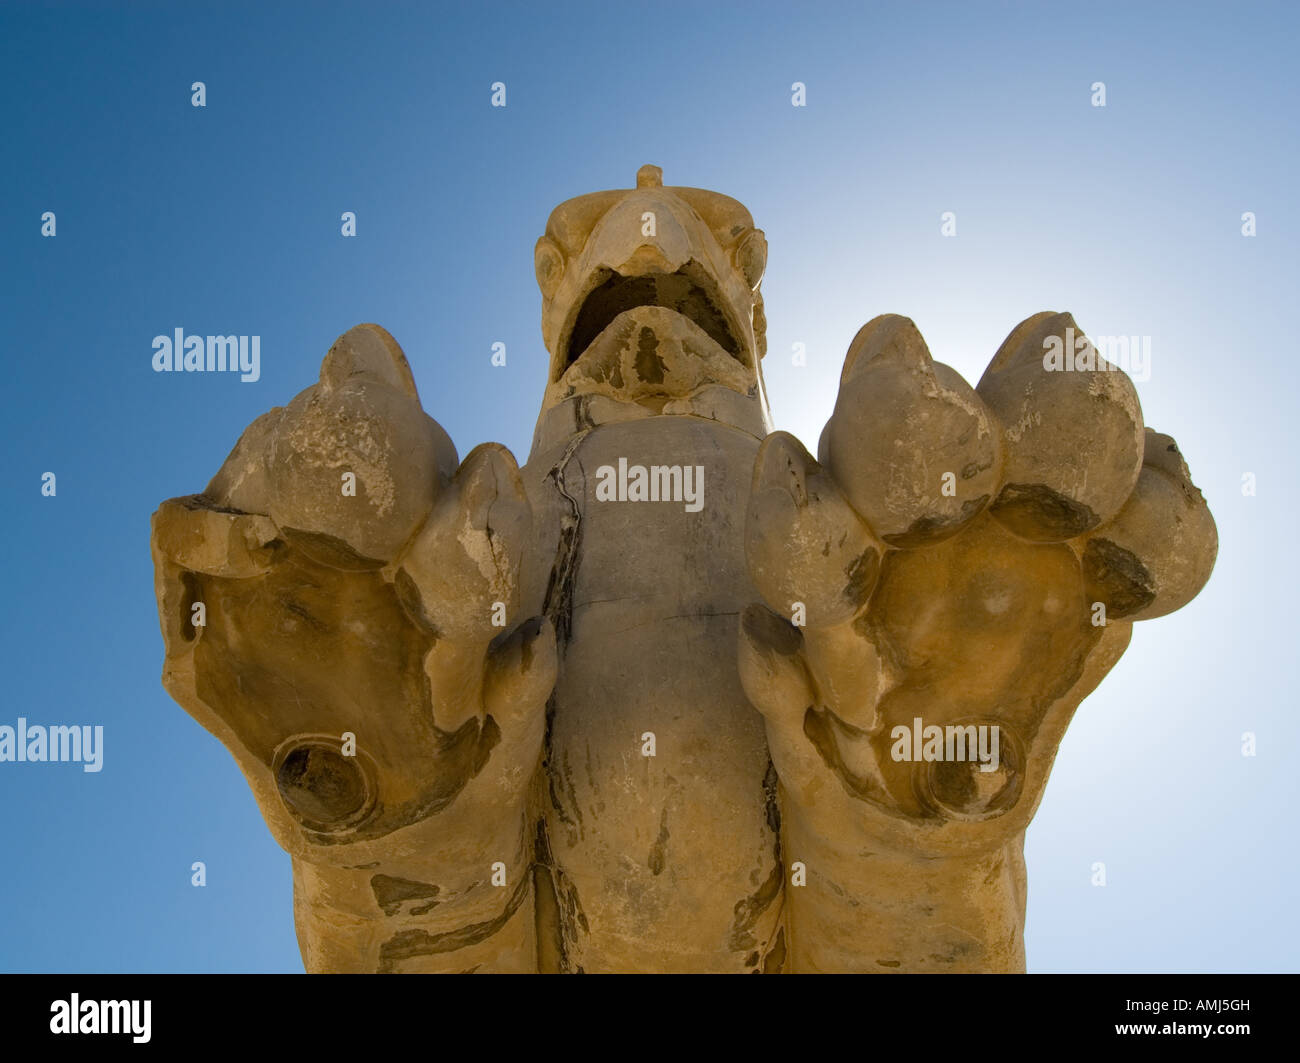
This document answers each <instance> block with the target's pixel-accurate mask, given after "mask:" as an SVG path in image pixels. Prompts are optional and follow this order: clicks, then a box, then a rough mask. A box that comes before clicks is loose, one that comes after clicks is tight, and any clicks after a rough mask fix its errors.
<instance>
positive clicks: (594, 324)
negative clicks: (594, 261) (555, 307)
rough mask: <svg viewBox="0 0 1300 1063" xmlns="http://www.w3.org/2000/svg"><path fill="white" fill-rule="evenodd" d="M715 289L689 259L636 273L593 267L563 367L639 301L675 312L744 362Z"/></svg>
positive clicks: (742, 345) (639, 302) (575, 319)
mask: <svg viewBox="0 0 1300 1063" xmlns="http://www.w3.org/2000/svg"><path fill="white" fill-rule="evenodd" d="M715 291H716V287H715V286H714V285H713V284H712V283H711V282H710V278H709V276H708V273H707V271H706V270H704V269H702V268H700V267H699V266H698V265H696V263H694V262H688V263H687V264H686V265H685V266H683V267H682V268H681V269H679V270H677V272H675V273H645V274H640V275H638V276H635V277H625V276H623V275H622V274H620V273H615V272H614V271H613V270H609V269H602V270H600V271H598V272H597V274H596V275H595V276H594V277H593V278H592V286H591V288H590V290H589V291H588V292H587V295H586V297H585V298H584V299H583V301H582V305H581V307H580V308H579V310H578V313H577V316H576V317H575V318H574V321H573V326H572V328H571V329H570V332H569V337H568V342H567V343H566V344H565V348H564V349H565V358H564V366H565V368H566V369H567V368H568V367H569V366H571V365H573V363H574V362H576V361H577V360H578V359H579V358H581V357H582V355H583V354H584V353H585V352H586V351H587V350H588V349H590V348H591V346H592V345H593V344H594V343H595V342H596V340H597V338H598V337H600V335H601V334H602V333H603V332H605V330H606V329H608V328H609V326H610V325H612V324H613V323H614V322H615V321H616V320H617V319H618V318H619V317H620V316H622V315H623V314H626V313H627V312H628V311H631V310H636V309H638V308H641V307H659V308H662V309H663V310H668V311H672V312H673V313H676V314H680V315H681V316H682V317H684V318H686V319H687V320H688V321H690V322H692V323H693V324H694V325H696V326H698V328H699V329H700V330H701V331H702V332H703V333H704V334H705V335H706V336H707V337H708V338H709V339H710V340H712V341H713V343H715V344H717V346H718V347H720V348H721V349H722V350H723V351H725V352H726V353H727V354H729V355H730V356H731V357H732V358H734V359H735V360H736V361H737V362H739V363H740V364H741V365H742V366H743V365H745V364H746V355H745V347H744V344H743V343H742V342H741V340H740V337H739V336H738V334H737V330H736V329H735V328H734V327H733V326H732V324H731V322H729V321H728V318H727V315H726V314H725V313H724V312H723V310H722V308H721V306H720V305H719V302H720V300H719V299H718V298H717V297H716V296H715V294H714V292H715Z"/></svg>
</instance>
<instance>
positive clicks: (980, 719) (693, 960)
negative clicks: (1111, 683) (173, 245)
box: [152, 166, 1217, 973]
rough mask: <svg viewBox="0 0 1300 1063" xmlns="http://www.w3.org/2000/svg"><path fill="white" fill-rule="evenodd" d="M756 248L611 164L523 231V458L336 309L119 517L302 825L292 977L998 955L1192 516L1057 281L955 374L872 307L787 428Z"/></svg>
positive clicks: (730, 210) (296, 846)
mask: <svg viewBox="0 0 1300 1063" xmlns="http://www.w3.org/2000/svg"><path fill="white" fill-rule="evenodd" d="M766 254H767V248H766V241H765V239H764V236H763V233H762V232H761V231H760V230H758V229H756V228H755V227H754V224H753V220H752V219H751V217H750V215H749V212H748V211H747V210H746V209H745V208H744V207H743V206H742V205H741V204H740V203H738V202H736V201H735V200H733V199H730V198H728V197H726V196H723V195H719V194H717V193H714V192H709V191H704V190H701V189H697V188H685V187H665V186H664V185H663V183H662V176H661V172H660V170H659V169H658V168H657V167H654V166H644V167H642V168H641V170H640V171H639V172H638V174H637V180H636V188H635V189H630V190H616V191H607V192H597V193H594V194H591V195H584V196H579V197H578V198H576V199H572V200H569V201H568V202H565V203H563V204H561V205H560V206H559V207H557V208H556V209H555V211H554V212H553V213H552V214H551V217H550V220H549V222H548V224H547V226H546V232H545V234H544V235H543V236H542V237H541V238H540V239H539V240H538V241H537V246H536V251H535V261H536V270H537V281H538V284H539V285H540V287H541V291H542V333H543V336H544V338H545V342H546V347H547V350H548V351H549V352H550V374H549V378H548V380H549V383H548V385H547V388H546V393H545V396H544V397H543V400H542V408H541V415H540V417H539V418H538V422H537V428H536V432H535V435H534V439H533V445H532V452H531V454H530V455H529V458H528V462H527V464H526V465H524V466H523V468H522V469H520V468H518V467H517V466H516V463H515V460H514V458H513V457H512V456H511V454H510V452H509V451H507V450H506V449H505V448H504V447H502V446H499V445H497V444H492V443H487V444H483V445H481V446H479V447H477V448H475V449H474V450H472V451H471V452H470V453H469V454H468V455H467V456H466V458H465V460H464V461H458V458H457V451H456V449H455V447H454V446H453V445H452V442H451V440H450V439H449V438H448V436H447V434H446V433H445V432H444V431H443V430H442V429H441V428H440V427H439V426H438V425H437V424H436V423H435V422H434V421H433V420H431V419H430V418H429V417H428V416H427V415H426V414H425V413H424V412H423V410H422V409H421V407H420V402H419V398H418V397H417V395H416V389H415V383H414V380H413V378H412V375H411V370H410V367H409V366H408V364H407V361H406V358H405V357H404V356H403V354H402V351H401V349H400V348H399V347H398V345H397V343H396V342H395V341H394V340H393V338H392V337H391V336H389V335H388V333H387V332H385V331H384V330H383V329H382V328H379V327H378V326H376V325H359V326H357V327H356V328H354V329H352V330H351V331H350V332H348V333H346V334H345V335H343V336H342V337H340V338H339V340H338V341H337V342H336V343H335V344H334V346H333V347H332V348H331V349H330V351H329V353H328V354H327V355H326V356H325V360H324V362H323V363H322V366H321V372H320V380H319V382H318V383H316V384H314V385H312V386H311V387H309V388H307V390H305V391H303V392H302V393H300V394H299V395H298V396H297V397H296V398H294V399H293V401H292V402H290V403H289V405H288V406H285V407H277V408H275V409H273V410H271V411H270V412H269V413H267V414H264V415H263V416H261V417H259V418H258V419H257V420H256V421H254V422H253V424H252V425H251V426H250V427H249V428H248V429H247V430H246V431H245V432H244V434H243V436H242V437H241V438H240V439H239V442H238V443H237V444H236V445H235V448H234V450H233V451H232V452H231V454H230V456H229V457H228V458H227V459H226V462H225V464H224V465H223V466H222V467H221V469H220V471H219V472H218V473H217V475H216V477H215V478H214V479H213V480H212V482H211V483H210V484H209V485H208V487H207V490H206V491H204V492H203V493H202V494H199V495H191V496H188V497H184V498H176V499H172V500H170V501H168V502H164V503H163V504H162V505H161V506H160V507H159V509H158V511H157V512H156V513H155V514H154V517H153V524H152V548H153V557H154V562H155V566H156V590H157V596H158V603H159V613H160V616H161V621H162V631H163V638H164V643H165V646H166V663H165V666H164V671H163V682H164V685H165V686H166V688H167V690H168V691H169V692H170V693H171V694H172V696H173V697H175V698H176V700H177V701H178V702H180V704H181V705H183V706H184V707H185V709H186V710H187V711H188V712H189V713H190V714H191V715H193V716H194V718H195V719H197V720H198V721H199V722H200V723H201V724H202V725H203V726H204V727H205V728H207V729H208V730H209V731H211V732H212V733H213V734H214V735H216V736H217V737H218V738H219V739H220V740H221V741H222V742H223V743H224V744H225V745H226V747H227V748H228V749H229V750H230V752H231V753H232V754H233V755H234V757H235V759H236V760H237V761H238V763H239V766H240V767H241V769H242V770H243V772H244V775H245V777H246V778H247V780H248V783H249V785H250V786H251V787H252V790H253V793H254V795H255V796H256V798H257V801H258V804H259V806H260V808H261V811H262V813H263V815H264V816H265V817H266V821H267V823H268V825H269V826H270V828H271V831H272V833H273V834H274V836H275V838H276V840H277V842H278V843H279V844H280V845H281V846H282V847H283V848H284V849H285V850H286V851H287V852H288V853H289V854H290V856H291V857H292V859H293V875H294V910H295V916H296V922H297V931H298V940H299V943H300V945H301V948H302V955H303V959H304V963H305V965H306V968H307V970H308V971H313V972H315V971H380V972H406V971H447V972H461V971H543V972H551V971H589V972H595V971H715V972H721V971H736V972H757V971H761V972H765V973H771V972H784V971H878V972H888V971H1020V970H1023V969H1024V965H1025V954H1024V938H1023V927H1024V916H1025V865H1024V858H1023V843H1024V832H1025V828H1026V826H1027V824H1028V823H1029V821H1030V819H1031V817H1032V816H1033V814H1034V811H1035V809H1036V808H1037V806H1038V803H1039V801H1040V799H1041V797H1042V793H1043V787H1044V785H1045V783H1046V781H1047V776H1048V773H1049V771H1050V769H1051V766H1052V760H1053V757H1054V755H1055V751H1056V748H1057V745H1058V743H1059V742H1060V740H1061V737H1062V735H1063V733H1064V731H1065V728H1066V726H1067V725H1068V723H1069V721H1070V717H1071V715H1072V714H1073V713H1074V711H1075V708H1076V707H1077V706H1078V704H1079V702H1080V701H1081V700H1082V699H1083V698H1084V697H1085V696H1087V694H1088V693H1089V692H1091V691H1092V690H1093V689H1094V688H1095V687H1096V686H1097V684H1098V683H1099V682H1100V681H1101V679H1102V677H1103V676H1104V675H1105V674H1106V672H1107V671H1108V670H1109V669H1110V668H1111V667H1112V666H1113V665H1114V664H1115V662H1116V661H1117V660H1118V659H1119V657H1120V655H1121V654H1122V653H1123V652H1124V649H1125V647H1126V645H1127V644H1128V640H1129V635H1130V630H1131V625H1132V623H1133V622H1134V621H1136V620H1145V619H1150V618H1152V617H1157V616H1162V615H1164V614H1165V613H1168V612H1171V611H1172V610H1174V609H1177V608H1179V607H1180V606H1182V605H1183V604H1185V603H1186V602H1187V601H1189V600H1190V599H1191V598H1192V597H1193V596H1194V595H1195V594H1196V593H1197V592H1198V591H1199V590H1200V588H1201V586H1202V585H1203V584H1204V583H1205V581H1206V580H1207V579H1208V578H1209V574H1210V570H1211V568H1212V567H1213V564H1214V558H1215V553H1216V550H1217V535H1216V530H1215V525H1214V521H1213V519H1212V517H1211V516H1210V513H1209V510H1208V509H1207V507H1206V505H1205V502H1204V500H1203V499H1202V497H1201V493H1200V491H1199V490H1197V488H1196V487H1194V486H1193V485H1192V482H1191V480H1190V478H1189V474H1188V470H1187V466H1186V464H1185V463H1184V462H1183V459H1182V457H1181V456H1180V455H1179V452H1178V449H1177V447H1176V446H1175V445H1174V442H1173V440H1171V439H1170V438H1169V437H1168V436H1164V435H1160V434H1158V433H1155V432H1152V431H1151V430H1150V429H1146V428H1144V426H1143V423H1142V412H1141V409H1140V407H1139V404H1138V399H1137V394H1136V392H1135V390H1134V388H1133V385H1132V383H1131V382H1130V380H1129V379H1128V377H1127V376H1125V375H1124V373H1122V372H1120V371H1118V370H1117V369H1116V368H1115V366H1113V365H1112V364H1111V363H1110V362H1108V361H1107V360H1105V359H1104V358H1103V357H1101V356H1100V354H1099V353H1098V352H1097V350H1096V349H1095V347H1094V346H1093V345H1092V344H1091V343H1090V342H1089V341H1088V340H1087V339H1086V338H1085V337H1084V336H1083V334H1082V332H1081V331H1079V330H1078V329H1077V327H1076V326H1075V324H1074V321H1073V319H1072V318H1071V317H1070V315H1069V314H1063V313H1042V314H1037V315H1035V316H1034V317H1031V318H1029V319H1028V320H1026V321H1023V322H1021V323H1020V324H1019V325H1017V326H1016V327H1015V329H1013V330H1012V332H1011V334H1010V335H1009V336H1008V337H1007V339H1006V341H1005V342H1004V343H1003V344H1002V347H1001V349H1000V350H999V351H998V352H997V354H996V355H995V356H994V358H993V361H992V362H991V364H990V365H989V367H988V370H987V371H986V372H985V374H984V376H983V378H982V379H981V380H980V382H979V385H978V386H977V387H975V388H972V387H971V386H970V385H969V384H967V383H966V382H965V381H964V380H963V379H962V378H961V377H960V376H959V375H958V374H957V373H956V372H954V371H953V370H952V369H950V368H948V367H947V366H945V365H941V364H939V363H937V362H934V361H932V360H931V357H930V353H929V351H928V350H927V348H926V345H925V341H924V340H923V339H922V338H921V336H920V334H919V333H918V331H917V330H916V327H915V326H914V325H913V324H912V322H911V321H910V320H908V319H907V318H904V317H899V316H895V315H885V316H882V317H878V318H875V319H874V320H872V321H870V322H868V323H867V324H866V325H864V326H863V328H862V330H861V331H860V332H859V333H858V334H857V336H856V338H855V339H854V340H853V343H852V345H851V346H850V348H849V351H848V355H847V357H846V358H845V362H844V369H843V373H842V375H841V378H840V391H839V397H838V400H837V402H836V406H835V411H834V414H833V416H832V417H831V419H830V421H829V423H828V424H827V425H826V428H825V430H824V432H823V433H822V437H821V441H820V444H819V446H818V455H817V458H816V459H814V458H813V457H812V456H811V455H810V454H809V453H808V451H806V450H805V449H804V447H803V446H801V445H800V443H799V442H798V441H797V440H796V439H794V438H793V437H792V436H790V435H788V434H786V433H783V432H773V431H771V428H770V424H769V419H768V411H767V400H766V396H765V394H764V390H763V378H762V374H761V372H760V369H759V365H760V359H761V358H762V356H763V354H764V350H765V341H764V332H765V320H764V316H763V302H762V296H761V295H760V294H759V282H760V280H761V279H762V275H763V270H764V265H765V261H766Z"/></svg>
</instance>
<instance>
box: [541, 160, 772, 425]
mask: <svg viewBox="0 0 1300 1063" xmlns="http://www.w3.org/2000/svg"><path fill="white" fill-rule="evenodd" d="M534 258H535V262H536V269H537V283H538V285H539V287H540V288H541V290H542V337H543V339H544V340H545V343H546V348H547V350H548V351H549V352H550V374H549V377H548V380H547V390H546V396H545V399H544V401H543V404H542V416H541V418H540V420H539V422H538V434H537V438H536V439H535V440H534V446H535V447H536V446H538V445H544V444H546V443H549V442H554V441H556V440H558V439H560V438H564V437H565V436H567V435H569V434H572V432H573V431H575V430H577V429H580V428H583V427H587V426H590V425H594V424H601V423H605V422H608V421H613V420H626V419H629V418H632V417H641V416H653V415H655V414H674V413H676V414H690V413H695V414H699V415H702V416H709V417H713V418H715V419H716V420H720V421H725V422H727V423H730V424H735V425H737V426H738V427H742V428H745V429H747V430H749V431H752V432H753V433H754V434H756V435H763V434H766V432H767V431H768V424H767V403H766V398H765V396H764V394H763V382H762V374H761V371H760V368H759V360H760V359H761V358H762V356H763V354H764V352H765V350H766V342H765V337H764V332H765V327H766V322H765V320H764V317H763V300H762V296H761V295H760V294H759V291H758V287H759V283H760V281H761V280H762V277H763V269H764V267H765V265H766V262H767V241H766V239H765V238H764V236H763V232H762V230H760V229H756V228H754V221H753V218H751V217H750V214H749V211H748V210H746V209H745V207H744V206H742V205H741V204H740V203H738V202H736V200H734V199H731V198H730V197H728V196H724V195H720V194H718V193H717V192H709V191H706V190H704V189H700V188H682V187H664V185H663V180H662V171H661V170H660V169H659V167H657V166H642V167H641V169H640V170H638V171H637V178H636V188H634V189H617V190H612V191H607V192H593V193H591V194H589V195H584V196H579V197H577V198H576V199H570V200H567V201H565V202H564V203H561V204H560V205H559V206H558V207H556V208H555V210H553V211H552V212H551V217H550V220H549V221H548V222H547V225H546V233H545V234H544V235H543V236H542V237H541V238H540V239H539V240H538V241H537V247H536V249H535V253H534Z"/></svg>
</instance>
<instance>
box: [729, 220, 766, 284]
mask: <svg viewBox="0 0 1300 1063" xmlns="http://www.w3.org/2000/svg"><path fill="white" fill-rule="evenodd" d="M731 264H732V265H733V266H735V267H736V270H737V271H738V272H739V273H740V275H741V276H742V277H744V278H745V283H746V284H748V285H749V286H750V288H757V287H758V286H759V284H760V283H761V282H762V280H763V271H764V270H765V269H766V268H767V237H766V236H765V235H764V234H763V230H762V229H754V230H753V231H751V232H750V233H749V234H748V235H746V236H745V237H744V238H743V239H742V240H741V241H740V242H739V243H738V244H736V246H735V247H733V248H732V249H731Z"/></svg>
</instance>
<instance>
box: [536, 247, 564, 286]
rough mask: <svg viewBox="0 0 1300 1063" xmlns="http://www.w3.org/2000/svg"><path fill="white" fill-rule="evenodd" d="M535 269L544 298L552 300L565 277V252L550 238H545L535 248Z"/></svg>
mask: <svg viewBox="0 0 1300 1063" xmlns="http://www.w3.org/2000/svg"><path fill="white" fill-rule="evenodd" d="M533 268H534V269H535V270H536V272H537V287H539V288H540V289H541V290H542V296H543V298H546V299H550V298H551V297H552V296H554V295H555V290H556V289H557V288H558V287H559V286H560V278H561V277H563V276H564V252H563V251H561V250H560V249H559V247H558V246H556V243H555V241H554V240H552V239H551V238H550V237H549V236H543V237H541V238H540V239H539V240H538V241H537V246H536V247H535V248H533Z"/></svg>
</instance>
